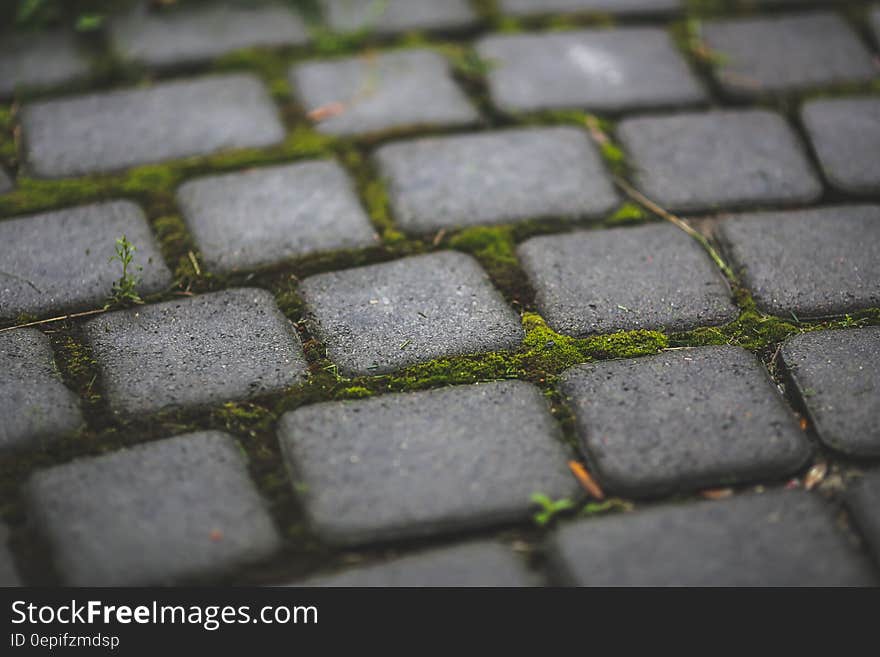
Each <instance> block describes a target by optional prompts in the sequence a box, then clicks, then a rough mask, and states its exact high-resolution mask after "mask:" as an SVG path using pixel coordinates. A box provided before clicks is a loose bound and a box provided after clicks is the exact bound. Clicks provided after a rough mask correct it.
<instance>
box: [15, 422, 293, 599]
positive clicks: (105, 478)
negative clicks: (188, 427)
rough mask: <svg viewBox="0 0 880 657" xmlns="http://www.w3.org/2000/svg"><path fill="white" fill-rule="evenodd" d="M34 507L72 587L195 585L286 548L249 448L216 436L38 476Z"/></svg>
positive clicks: (29, 490)
mask: <svg viewBox="0 0 880 657" xmlns="http://www.w3.org/2000/svg"><path fill="white" fill-rule="evenodd" d="M26 500H27V503H28V506H29V509H30V513H31V519H32V520H33V521H34V524H35V526H36V527H37V528H38V530H39V531H40V532H41V533H42V534H43V535H44V537H45V538H46V540H47V542H48V543H49V545H50V547H51V549H52V552H53V556H54V560H55V563H56V565H57V567H58V571H59V573H60V575H61V576H62V578H63V580H64V582H65V583H66V584H68V585H72V586H133V585H147V584H152V585H155V584H169V583H171V582H175V581H179V580H182V579H185V580H195V579H198V578H201V577H205V576H207V575H212V574H216V573H221V572H224V571H228V570H229V569H231V568H236V567H239V566H241V565H244V564H247V563H251V562H254V561H258V560H260V559H263V558H266V557H268V556H270V555H271V554H272V553H274V552H275V551H276V550H277V549H278V548H279V547H280V545H281V539H280V537H279V535H278V532H277V530H276V528H275V525H274V523H273V522H272V519H271V517H270V516H269V513H268V511H267V509H266V505H265V503H264V502H263V500H262V499H261V498H260V495H259V493H258V492H257V489H256V487H255V486H254V484H253V482H252V481H251V480H250V478H249V476H248V473H247V464H246V460H245V457H244V456H243V453H242V451H241V448H240V447H239V446H238V444H237V443H236V442H235V440H234V439H233V438H232V437H231V436H229V435H227V434H224V433H219V432H216V431H206V432H202V433H191V434H186V435H182V436H176V437H174V438H169V439H166V440H160V441H158V442H153V443H149V444H146V445H138V446H137V447H133V448H131V449H124V450H121V451H118V452H114V453H111V454H106V455H103V456H98V457H94V458H87V459H81V460H77V461H73V462H72V463H67V464H65V465H60V466H56V467H54V468H50V469H48V470H42V471H39V472H37V473H36V474H34V475H33V476H32V477H31V479H30V480H29V481H28V483H27V486H26Z"/></svg>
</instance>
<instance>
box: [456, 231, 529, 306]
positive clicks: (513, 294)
mask: <svg viewBox="0 0 880 657" xmlns="http://www.w3.org/2000/svg"><path fill="white" fill-rule="evenodd" d="M449 246H451V247H452V248H453V249H458V250H460V251H464V252H466V253H470V254H471V255H473V256H474V257H475V258H476V259H477V260H479V262H480V264H481V265H482V266H483V268H484V269H485V270H486V272H487V273H488V274H489V276H490V277H491V278H492V280H493V282H494V283H495V285H496V286H497V287H498V288H499V289H500V290H501V291H502V292H503V293H504V294H505V295H506V296H507V297H508V298H509V299H511V300H518V301H522V300H523V299H522V297H523V295H524V294H525V296H527V297H528V296H530V291H529V287H528V281H527V280H526V277H525V275H524V274H523V272H522V270H521V269H520V266H519V260H518V259H517V257H516V241H515V237H514V230H513V229H512V228H511V227H509V226H474V227H472V228H466V229H465V230H463V231H461V232H460V233H458V234H456V235H454V236H453V237H452V238H451V239H450V240H449Z"/></svg>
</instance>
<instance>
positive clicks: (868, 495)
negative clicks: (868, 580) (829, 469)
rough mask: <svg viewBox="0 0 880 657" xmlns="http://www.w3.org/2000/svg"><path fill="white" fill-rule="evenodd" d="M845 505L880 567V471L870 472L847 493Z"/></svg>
mask: <svg viewBox="0 0 880 657" xmlns="http://www.w3.org/2000/svg"><path fill="white" fill-rule="evenodd" d="M846 503H847V506H848V507H849V509H850V511H851V512H852V515H853V516H854V519H855V522H856V525H857V526H858V528H859V530H860V531H861V533H862V536H863V537H864V538H865V541H866V542H867V543H868V547H869V548H870V549H871V550H872V552H873V553H874V559H875V561H876V562H877V564H878V565H880V470H872V471H870V472H869V473H868V474H866V475H865V476H864V477H862V479H861V480H859V481H858V482H857V483H856V484H854V485H853V486H852V488H851V489H850V490H849V491H848V492H847V496H846Z"/></svg>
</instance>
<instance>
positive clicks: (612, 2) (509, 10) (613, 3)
mask: <svg viewBox="0 0 880 657" xmlns="http://www.w3.org/2000/svg"><path fill="white" fill-rule="evenodd" d="M500 5H501V11H503V12H504V13H506V14H512V15H514V16H532V15H540V14H550V13H555V12H568V13H583V14H666V13H671V12H677V11H679V10H681V8H682V3H681V0H500Z"/></svg>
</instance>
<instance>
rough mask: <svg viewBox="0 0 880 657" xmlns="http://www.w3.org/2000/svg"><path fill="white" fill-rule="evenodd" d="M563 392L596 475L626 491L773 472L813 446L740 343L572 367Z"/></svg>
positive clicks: (782, 471)
mask: <svg viewBox="0 0 880 657" xmlns="http://www.w3.org/2000/svg"><path fill="white" fill-rule="evenodd" d="M562 391H563V393H564V394H565V395H566V396H567V397H569V398H570V403H571V405H572V410H573V411H574V414H575V417H576V425H577V431H578V435H579V436H580V440H581V445H582V447H583V449H584V452H585V453H586V454H587V455H588V456H589V458H590V460H591V462H592V463H593V464H595V467H596V472H597V474H598V475H599V477H600V478H601V480H602V481H603V483H604V484H605V485H606V487H607V488H608V489H609V490H611V491H613V492H614V493H617V494H620V495H624V496H628V497H649V496H656V495H663V494H667V493H672V492H680V491H689V490H697V489H700V488H709V487H715V486H723V485H729V484H732V483H741V482H748V481H754V480H760V479H762V478H763V479H773V478H779V477H783V476H785V475H788V474H790V473H792V472H794V471H795V470H797V469H798V468H799V467H801V466H802V465H804V463H805V462H806V461H807V459H808V458H809V457H810V454H811V452H812V449H811V447H810V444H809V442H808V441H807V439H806V438H805V437H804V434H803V432H802V431H801V430H800V428H799V427H798V424H797V422H796V420H795V416H794V413H793V412H792V411H791V410H790V409H789V408H788V406H786V404H785V402H784V401H783V399H782V396H781V395H780V394H779V392H778V390H777V389H776V387H775V386H774V385H773V383H772V381H771V380H770V377H769V376H768V374H767V371H766V370H765V369H764V366H763V365H762V364H761V363H760V362H759V361H758V360H757V358H755V357H754V356H753V355H752V354H751V353H749V352H747V351H746V350H744V349H741V348H740V347H732V346H728V345H724V346H712V347H699V348H695V349H687V350H682V351H670V352H666V353H663V354H659V355H657V356H650V357H646V358H636V359H628V360H610V361H605V362H601V363H589V364H585V365H578V366H576V367H574V368H572V369H570V370H568V371H567V372H566V373H565V374H564V375H563V379H562Z"/></svg>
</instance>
